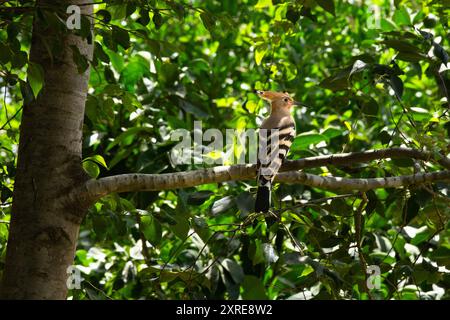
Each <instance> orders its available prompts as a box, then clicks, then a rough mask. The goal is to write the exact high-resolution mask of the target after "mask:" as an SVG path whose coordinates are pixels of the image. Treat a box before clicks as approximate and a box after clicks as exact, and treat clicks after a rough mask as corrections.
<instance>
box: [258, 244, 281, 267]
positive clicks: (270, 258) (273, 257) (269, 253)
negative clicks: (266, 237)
mask: <svg viewBox="0 0 450 320" xmlns="http://www.w3.org/2000/svg"><path fill="white" fill-rule="evenodd" d="M262 250H263V253H264V259H265V261H266V262H267V263H269V264H270V263H275V262H277V261H278V258H279V257H278V254H277V252H276V251H275V248H274V247H273V246H272V245H271V244H270V243H263V244H262Z"/></svg>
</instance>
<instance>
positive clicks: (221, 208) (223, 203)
mask: <svg viewBox="0 0 450 320" xmlns="http://www.w3.org/2000/svg"><path fill="white" fill-rule="evenodd" d="M234 204H235V201H234V198H233V197H231V196H227V197H224V198H222V199H220V200H217V201H216V202H214V204H213V205H212V207H211V215H213V216H216V215H218V214H219V213H222V212H225V211H227V210H228V209H230V208H231V207H233V206H234Z"/></svg>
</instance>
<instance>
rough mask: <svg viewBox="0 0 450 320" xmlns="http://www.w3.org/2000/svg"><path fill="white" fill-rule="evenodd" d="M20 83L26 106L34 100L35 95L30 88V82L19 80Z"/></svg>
mask: <svg viewBox="0 0 450 320" xmlns="http://www.w3.org/2000/svg"><path fill="white" fill-rule="evenodd" d="M19 83H20V92H21V93H22V98H23V102H24V104H29V103H30V102H32V101H33V100H34V94H33V90H32V89H31V87H30V84H29V83H28V82H25V81H23V80H19Z"/></svg>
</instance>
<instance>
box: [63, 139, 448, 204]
mask: <svg viewBox="0 0 450 320" xmlns="http://www.w3.org/2000/svg"><path fill="white" fill-rule="evenodd" d="M386 158H413V159H418V160H425V161H431V160H434V161H435V162H438V163H439V164H441V165H442V166H443V167H445V168H447V169H450V159H449V158H446V157H444V156H438V158H437V159H436V158H435V157H433V155H432V154H431V153H429V152H426V151H420V150H416V149H410V148H391V149H381V150H369V151H364V152H353V153H343V154H335V155H329V156H318V157H310V158H304V159H300V160H293V161H286V162H285V163H284V164H283V166H282V167H281V169H280V171H281V172H280V173H279V174H278V175H277V177H276V178H275V181H276V182H284V183H300V184H304V185H307V186H311V187H317V188H322V189H329V190H342V191H344V190H358V191H367V190H370V189H376V188H398V187H401V186H408V185H412V184H421V183H426V182H433V181H447V180H450V170H444V171H437V172H431V173H420V174H414V175H406V176H399V177H387V178H371V179H350V178H339V177H322V176H317V175H314V174H309V173H304V172H298V171H293V170H299V169H304V168H313V167H320V166H326V165H328V166H329V165H347V166H348V165H351V164H354V163H360V162H369V161H371V160H376V159H386ZM286 171H289V172H286ZM255 176H256V165H234V166H218V167H213V168H208V169H199V170H191V171H185V172H174V173H163V174H122V175H116V176H111V177H105V178H101V179H98V180H89V181H88V182H87V183H86V185H85V186H83V188H82V189H78V190H74V192H72V193H70V194H68V197H69V198H70V199H73V198H78V199H82V200H86V201H95V200H97V199H99V198H101V197H103V196H105V195H107V194H110V193H113V192H137V191H158V190H170V189H178V188H187V187H193V186H197V185H201V184H207V183H219V182H226V181H233V180H249V179H254V178H255Z"/></svg>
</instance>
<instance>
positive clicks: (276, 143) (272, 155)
mask: <svg viewBox="0 0 450 320" xmlns="http://www.w3.org/2000/svg"><path fill="white" fill-rule="evenodd" d="M271 122H272V123H271ZM294 137H295V122H294V120H293V119H292V118H291V117H285V118H282V119H280V120H279V121H276V122H275V123H274V121H271V119H270V118H268V119H267V120H266V121H265V122H264V123H263V124H262V126H261V129H260V131H259V150H258V178H257V179H258V185H259V186H270V184H271V183H272V181H273V179H274V178H275V176H276V174H277V172H278V170H279V169H280V167H281V165H282V163H283V160H284V158H285V157H286V155H287V153H288V151H289V148H290V147H291V144H292V140H293V139H294Z"/></svg>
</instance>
